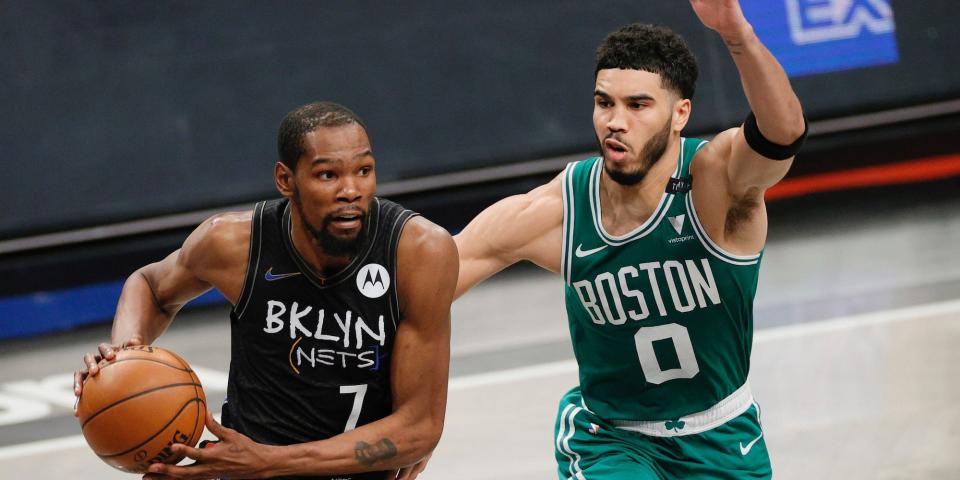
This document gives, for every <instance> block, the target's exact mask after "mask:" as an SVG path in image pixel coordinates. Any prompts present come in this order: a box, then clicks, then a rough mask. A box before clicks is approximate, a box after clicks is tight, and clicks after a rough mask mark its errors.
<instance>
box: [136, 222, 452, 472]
mask: <svg viewBox="0 0 960 480" xmlns="http://www.w3.org/2000/svg"><path fill="white" fill-rule="evenodd" d="M397 277H398V278H397V289H398V295H399V300H400V307H401V317H402V320H401V322H400V324H399V325H398V326H397V335H396V339H395V343H394V347H393V359H392V361H391V372H390V378H391V388H392V393H393V401H394V405H393V412H392V413H391V414H390V415H388V416H386V417H384V418H382V419H380V420H377V421H375V422H371V423H369V424H366V425H363V426H360V427H357V428H356V429H354V430H351V431H349V432H345V433H342V434H340V435H337V436H334V437H332V438H329V439H326V440H319V441H315V442H308V443H301V444H295V445H288V446H282V447H276V446H267V445H260V444H257V443H255V442H253V441H252V440H251V439H249V438H248V437H246V436H244V435H241V434H240V433H238V432H236V431H234V430H231V429H228V428H225V427H222V426H220V425H218V424H216V423H215V422H214V421H213V420H212V419H210V418H208V420H207V422H208V423H207V426H208V428H210V430H211V431H212V432H213V433H214V434H215V435H217V436H218V437H219V438H220V440H221V443H220V444H218V445H217V446H216V447H214V448H210V449H207V450H200V449H194V448H188V447H186V446H184V445H175V446H174V447H173V449H174V452H175V453H181V452H182V453H185V454H186V455H187V456H189V457H190V458H193V459H195V460H198V461H199V464H197V465H195V466H191V467H177V466H174V465H164V464H154V465H152V466H151V467H150V472H152V473H153V474H167V475H172V476H174V477H175V478H211V477H214V478H216V477H225V478H265V477H275V476H287V475H334V474H349V473H356V472H368V471H379V470H394V471H396V470H397V469H398V468H401V467H405V466H407V465H410V464H413V463H416V462H418V461H420V460H421V459H423V458H424V457H425V456H427V455H428V454H429V453H430V452H431V451H433V448H434V447H435V446H436V445H437V442H439V440H440V434H441V432H442V430H443V420H444V411H445V408H446V400H447V379H448V371H449V363H450V304H451V303H452V302H453V291H454V286H455V285H456V283H455V282H456V280H457V247H456V245H455V244H454V242H453V239H451V238H450V235H449V234H448V233H447V232H446V231H445V230H443V229H442V228H440V227H438V226H436V225H434V224H432V223H430V222H429V221H427V220H425V219H423V218H422V217H415V218H414V219H412V220H410V222H409V223H408V224H407V226H406V227H405V228H404V230H403V233H402V234H401V237H400V245H399V248H398V255H397ZM147 478H158V479H159V478H165V477H162V476H160V475H148V476H147Z"/></svg>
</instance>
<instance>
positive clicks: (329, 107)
mask: <svg viewBox="0 0 960 480" xmlns="http://www.w3.org/2000/svg"><path fill="white" fill-rule="evenodd" d="M343 125H359V126H360V127H361V128H363V129H364V130H366V129H367V126H366V125H364V123H363V120H360V117H359V116H357V114H356V113H353V112H352V111H351V110H350V109H349V108H347V107H344V106H343V105H340V104H338V103H333V102H315V103H308V104H306V105H303V106H300V107H297V109H296V110H294V111H292V112H290V113H288V114H287V116H285V117H283V121H282V122H280V132H279V133H278V134H277V153H278V154H279V155H280V161H281V162H282V163H283V164H284V165H286V166H287V167H290V170H296V169H297V160H299V159H300V156H301V155H303V137H304V135H306V134H308V133H310V132H312V131H314V130H316V129H318V128H323V127H340V126H343Z"/></svg>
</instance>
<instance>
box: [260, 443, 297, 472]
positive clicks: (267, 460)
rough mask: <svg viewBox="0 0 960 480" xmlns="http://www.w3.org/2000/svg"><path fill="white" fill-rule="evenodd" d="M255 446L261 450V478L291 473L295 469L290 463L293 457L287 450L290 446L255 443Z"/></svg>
mask: <svg viewBox="0 0 960 480" xmlns="http://www.w3.org/2000/svg"><path fill="white" fill-rule="evenodd" d="M257 448H258V449H262V450H261V451H262V452H263V454H262V455H263V457H262V458H263V461H264V466H263V470H262V472H261V473H262V474H263V475H262V477H263V478H273V477H277V476H282V475H291V474H294V472H295V471H296V468H295V467H294V466H293V465H290V460H291V458H293V457H292V456H291V455H288V453H289V452H288V451H287V450H289V449H290V448H291V446H289V445H288V446H277V445H257Z"/></svg>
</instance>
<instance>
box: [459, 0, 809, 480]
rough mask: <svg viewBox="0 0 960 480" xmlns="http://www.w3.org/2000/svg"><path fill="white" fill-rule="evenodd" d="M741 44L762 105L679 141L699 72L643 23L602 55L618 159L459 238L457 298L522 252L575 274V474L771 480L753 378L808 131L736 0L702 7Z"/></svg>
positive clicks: (563, 459)
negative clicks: (773, 255) (783, 195)
mask: <svg viewBox="0 0 960 480" xmlns="http://www.w3.org/2000/svg"><path fill="white" fill-rule="evenodd" d="M691 5H692V7H693V9H694V11H695V12H696V14H697V15H698V16H699V18H700V20H701V21H702V22H703V23H704V24H705V25H706V26H707V27H709V28H711V29H713V30H715V31H716V32H717V33H719V34H720V35H721V37H722V38H723V40H724V41H725V42H726V45H727V48H728V50H729V51H730V54H731V55H732V57H733V61H734V62H735V63H736V65H737V68H738V70H739V72H740V78H741V80H742V83H743V88H744V92H745V93H746V96H747V99H748V101H749V103H750V107H751V108H752V110H753V113H751V114H749V115H748V116H747V119H746V121H745V122H744V124H743V125H741V126H739V127H736V128H732V129H730V130H727V131H725V132H722V133H720V134H719V135H717V136H716V137H715V138H714V139H713V141H711V142H709V143H708V142H706V141H702V140H698V139H694V138H683V137H681V131H682V130H683V128H684V126H685V125H686V124H687V121H688V119H689V118H690V114H691V100H690V99H691V98H692V97H693V92H694V83H695V81H696V77H697V66H696V63H695V60H694V58H693V55H692V54H691V52H690V51H689V50H688V48H687V46H686V44H685V43H684V41H683V40H682V39H681V38H680V37H679V36H678V35H677V34H675V33H673V32H672V31H670V30H668V29H666V28H663V27H656V26H650V25H639V24H634V25H628V26H626V27H623V28H621V29H620V30H618V31H616V32H613V33H611V34H610V35H609V36H608V37H607V38H606V39H605V40H604V42H603V44H602V45H601V46H600V48H599V49H598V52H597V65H596V83H595V88H594V92H593V98H594V108H593V124H594V129H595V130H596V135H597V139H598V140H599V142H600V149H601V152H602V156H600V157H597V158H590V159H587V160H583V161H580V162H575V163H571V164H570V165H568V166H567V168H566V170H565V171H564V172H563V173H562V174H561V175H559V176H558V177H557V178H555V179H554V180H553V181H551V182H550V183H548V184H546V185H543V186H541V187H539V188H536V189H534V190H532V191H531V192H529V193H527V194H524V195H518V196H513V197H509V198H506V199H504V200H501V201H500V202H498V203H496V204H494V205H493V206H491V207H489V208H487V209H486V210H485V211H483V212H482V213H480V215H478V216H477V217H476V218H475V219H474V220H473V221H472V222H471V223H470V224H469V225H468V226H467V227H466V228H465V229H464V231H463V232H462V233H461V234H459V235H457V236H456V237H455V240H456V242H457V246H458V248H459V253H460V276H459V283H458V285H457V294H458V295H459V294H462V293H463V292H464V291H466V290H468V289H469V288H471V287H473V286H474V285H476V284H477V283H479V282H480V281H482V280H484V279H485V278H487V277H489V276H490V275H492V274H494V273H495V272H497V271H499V270H501V269H503V268H504V267H506V266H508V265H510V264H513V263H515V262H517V261H520V260H529V261H532V262H534V263H536V264H537V265H539V266H541V267H543V268H545V269H547V270H550V271H552V272H555V273H558V274H560V275H561V276H562V277H563V279H564V281H565V284H566V285H565V292H566V308H567V316H568V319H569V325H570V334H571V337H572V340H573V347H574V351H575V354H576V358H577V361H578V364H579V376H580V385H579V386H577V387H576V388H574V389H572V390H570V392H569V393H567V395H566V396H565V397H564V398H563V400H562V401H561V403H560V408H559V412H558V418H557V421H556V432H555V433H556V436H555V442H554V446H555V449H556V459H557V462H558V474H559V476H560V478H561V479H569V478H576V479H584V478H586V479H590V480H600V479H647V478H766V477H770V476H771V468H770V461H769V457H768V455H767V449H766V446H765V444H764V441H763V438H762V437H763V433H762V431H761V429H760V412H759V409H758V407H757V406H756V404H755V403H754V401H753V396H752V394H751V392H750V388H749V386H748V385H747V384H746V380H747V373H748V371H749V359H750V348H751V342H752V334H753V330H752V327H753V326H752V305H753V298H754V293H755V292H756V287H757V277H758V269H759V266H760V257H761V256H762V252H763V246H764V241H765V238H766V230H767V219H766V211H765V208H764V201H763V194H764V191H765V190H766V189H767V188H769V187H770V186H772V185H774V184H775V183H777V182H778V181H779V180H780V179H781V178H783V176H784V175H785V174H786V173H787V170H788V169H789V168H790V164H791V160H792V158H793V156H794V155H795V154H796V152H797V150H798V149H799V147H800V145H801V143H802V141H803V139H804V137H805V134H806V123H805V120H804V117H803V113H802V110H801V107H800V103H799V101H798V99H797V96H796V95H795V94H794V92H793V89H792V88H791V86H790V83H789V81H788V79H787V76H786V75H785V73H784V71H783V69H782V68H781V67H780V65H779V63H778V62H777V61H776V59H775V58H774V57H773V56H772V55H771V54H770V52H769V51H768V50H767V49H766V48H765V47H764V46H763V45H762V44H761V42H760V40H759V39H758V38H757V36H756V35H755V34H754V33H753V30H752V27H751V26H750V24H749V23H748V22H747V20H746V19H745V18H744V16H743V14H742V13H741V10H740V6H739V3H738V2H737V1H735V0H692V1H691Z"/></svg>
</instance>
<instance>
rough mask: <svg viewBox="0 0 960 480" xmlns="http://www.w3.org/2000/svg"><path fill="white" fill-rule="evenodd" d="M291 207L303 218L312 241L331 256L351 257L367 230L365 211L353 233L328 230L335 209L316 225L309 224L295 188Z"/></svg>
mask: <svg viewBox="0 0 960 480" xmlns="http://www.w3.org/2000/svg"><path fill="white" fill-rule="evenodd" d="M293 207H294V208H296V209H297V213H298V214H300V218H301V219H302V220H303V226H304V228H306V229H307V232H309V233H310V236H311V237H312V238H313V241H314V243H316V244H317V245H318V246H320V249H321V250H323V252H324V253H326V254H327V255H330V256H332V257H353V256H355V255H356V254H357V252H358V251H359V250H360V245H361V243H362V240H363V238H364V235H365V234H366V232H367V221H368V218H369V215H368V214H367V212H364V213H363V215H361V216H360V229H359V231H358V232H357V233H356V234H355V235H353V236H341V235H335V234H333V233H332V232H331V231H330V223H332V222H333V221H334V219H335V218H336V216H337V212H336V211H334V212H332V213H330V214H328V215H327V216H326V217H324V218H323V220H322V221H321V222H320V225H319V227H318V226H315V225H311V224H310V221H309V220H307V217H306V216H305V215H304V214H303V204H302V203H301V202H300V192H299V191H297V190H294V192H293Z"/></svg>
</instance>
